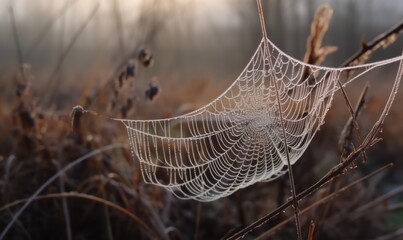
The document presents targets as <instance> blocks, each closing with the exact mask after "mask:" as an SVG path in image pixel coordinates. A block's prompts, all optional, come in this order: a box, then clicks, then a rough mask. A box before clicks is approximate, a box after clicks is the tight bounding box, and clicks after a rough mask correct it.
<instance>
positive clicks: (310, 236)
mask: <svg viewBox="0 0 403 240" xmlns="http://www.w3.org/2000/svg"><path fill="white" fill-rule="evenodd" d="M314 235H315V223H314V222H313V221H311V224H310V225H309V232H308V240H314Z"/></svg>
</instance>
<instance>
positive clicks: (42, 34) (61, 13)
mask: <svg viewBox="0 0 403 240" xmlns="http://www.w3.org/2000/svg"><path fill="white" fill-rule="evenodd" d="M76 2H77V0H69V1H66V3H65V5H64V6H63V7H62V8H61V9H60V11H58V12H57V13H56V14H55V15H54V16H53V17H51V18H50V19H49V21H48V22H47V23H46V25H45V26H44V27H43V28H42V29H41V30H40V31H39V34H38V35H37V36H36V38H35V40H33V41H32V45H31V46H30V47H29V48H28V54H27V58H30V57H31V56H32V54H33V53H34V52H35V50H36V48H37V47H38V45H39V43H40V42H42V40H43V38H44V37H45V36H46V35H47V34H48V33H49V31H50V30H51V29H52V27H53V25H54V24H55V23H57V20H58V19H59V18H60V17H62V16H64V15H65V14H66V12H67V10H68V9H69V8H70V7H72V6H73V5H74V4H75V3H76Z"/></svg>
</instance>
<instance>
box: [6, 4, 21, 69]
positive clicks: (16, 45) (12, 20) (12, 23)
mask: <svg viewBox="0 0 403 240" xmlns="http://www.w3.org/2000/svg"><path fill="white" fill-rule="evenodd" d="M9 10H10V18H11V27H12V29H13V36H14V42H15V47H16V49H17V59H18V67H19V68H21V67H22V64H23V63H24V59H23V57H22V50H21V44H20V38H19V35H18V30H17V24H16V22H15V14H14V8H13V7H12V6H10V9H9Z"/></svg>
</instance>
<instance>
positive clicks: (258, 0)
mask: <svg viewBox="0 0 403 240" xmlns="http://www.w3.org/2000/svg"><path fill="white" fill-rule="evenodd" d="M256 3H257V7H258V12H259V19H260V25H261V28H262V34H263V37H264V43H265V50H264V52H268V51H269V48H268V43H267V31H266V23H265V20H264V15H263V8H262V1H261V0H256ZM269 67H270V68H272V62H271V60H269ZM271 79H272V81H273V82H274V86H275V91H276V99H277V105H278V109H279V114H280V122H281V130H282V134H283V138H284V146H285V154H286V158H287V167H288V178H289V180H290V185H291V195H292V200H293V206H294V216H295V225H296V230H297V239H298V240H302V234H301V224H300V220H299V213H298V212H299V208H298V200H297V197H296V194H297V193H296V190H295V183H294V174H293V172H292V165H291V161H290V154H289V149H288V142H287V134H286V131H285V124H284V118H283V110H282V107H281V103H280V95H279V89H278V84H277V81H276V80H275V78H274V76H272V78H271Z"/></svg>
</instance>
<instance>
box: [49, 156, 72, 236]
mask: <svg viewBox="0 0 403 240" xmlns="http://www.w3.org/2000/svg"><path fill="white" fill-rule="evenodd" d="M52 162H53V164H54V165H56V167H57V170H58V171H61V166H60V164H59V162H58V161H57V160H55V159H53V160H52ZM59 187H60V191H61V192H62V193H64V192H66V189H65V187H64V181H63V175H62V176H60V177H59ZM62 205H63V213H64V222H65V224H66V232H67V240H72V239H73V234H72V232H71V224H70V214H69V206H68V204H67V201H66V198H62Z"/></svg>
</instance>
